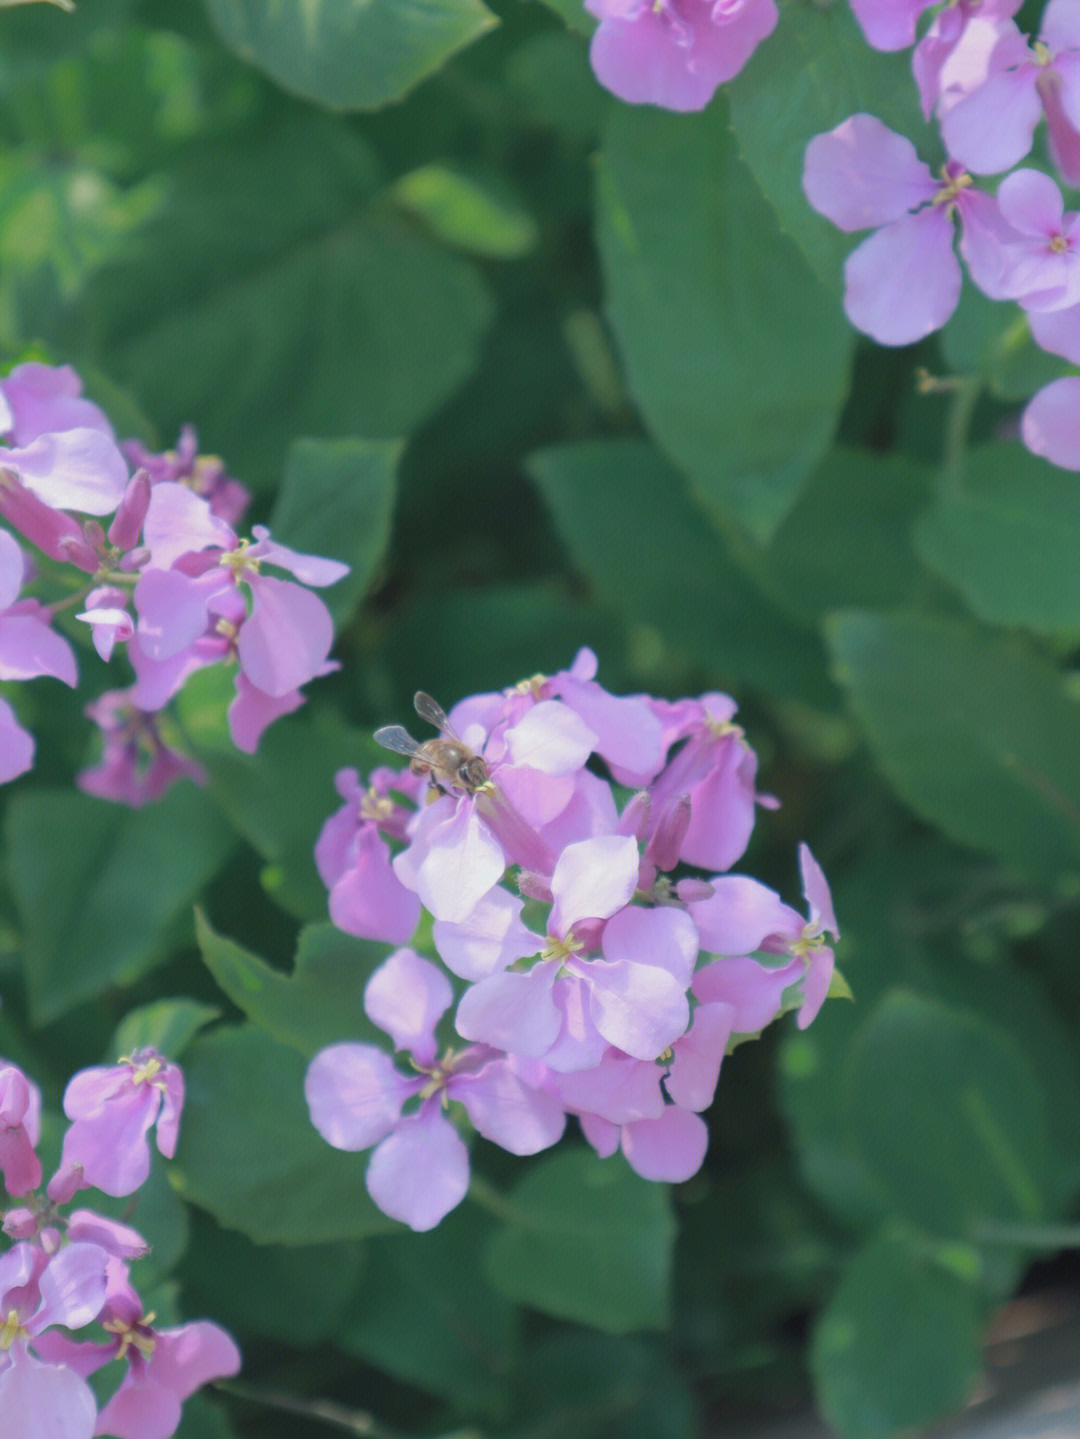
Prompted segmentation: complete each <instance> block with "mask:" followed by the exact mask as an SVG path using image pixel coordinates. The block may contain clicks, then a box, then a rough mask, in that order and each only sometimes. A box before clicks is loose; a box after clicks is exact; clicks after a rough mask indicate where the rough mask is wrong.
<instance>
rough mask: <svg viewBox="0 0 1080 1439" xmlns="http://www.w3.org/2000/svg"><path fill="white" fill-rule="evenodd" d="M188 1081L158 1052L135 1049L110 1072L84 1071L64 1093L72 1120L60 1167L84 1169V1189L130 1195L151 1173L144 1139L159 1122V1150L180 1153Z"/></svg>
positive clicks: (72, 1081)
mask: <svg viewBox="0 0 1080 1439" xmlns="http://www.w3.org/2000/svg"><path fill="white" fill-rule="evenodd" d="M183 1105H184V1077H183V1075H182V1074H181V1072H180V1070H179V1069H178V1068H177V1066H176V1065H175V1064H170V1063H169V1062H168V1060H165V1059H162V1057H161V1055H160V1054H158V1053H157V1051H156V1050H154V1049H137V1050H135V1052H134V1053H133V1054H132V1055H131V1056H130V1058H128V1059H124V1060H121V1062H120V1063H119V1064H117V1065H113V1066H110V1067H108V1068H99V1069H84V1070H81V1071H80V1072H79V1073H78V1074H76V1075H75V1076H74V1078H73V1079H72V1080H71V1081H70V1083H69V1084H68V1087H67V1089H66V1090H65V1091H64V1113H65V1114H66V1115H67V1117H68V1118H69V1119H70V1120H71V1121H72V1123H71V1126H70V1128H69V1129H68V1132H67V1134H66V1135H65V1136H64V1152H63V1159H62V1161H61V1162H62V1164H63V1165H64V1166H65V1167H66V1166H68V1165H73V1164H78V1165H81V1166H82V1171H83V1183H84V1185H93V1186H94V1188H96V1189H100V1190H102V1191H103V1192H104V1193H105V1194H113V1195H122V1194H132V1193H134V1191H135V1190H136V1189H138V1188H139V1187H140V1185H142V1184H143V1183H144V1181H145V1180H146V1177H147V1175H148V1174H149V1173H150V1147H149V1145H148V1144H147V1142H146V1136H147V1134H148V1133H149V1132H150V1129H151V1127H152V1126H153V1125H154V1124H155V1123H156V1124H157V1147H158V1149H159V1150H160V1152H161V1153H162V1154H164V1155H165V1156H166V1158H171V1157H172V1155H173V1153H174V1152H175V1149H176V1138H177V1132H178V1130H179V1127H180V1111H181V1110H182V1108H183Z"/></svg>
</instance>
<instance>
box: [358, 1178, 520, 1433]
mask: <svg viewBox="0 0 1080 1439" xmlns="http://www.w3.org/2000/svg"><path fill="white" fill-rule="evenodd" d="M491 1227H492V1226H491V1221H490V1220H489V1219H488V1218H487V1217H486V1216H484V1215H482V1214H480V1213H478V1212H477V1210H476V1209H475V1208H473V1207H472V1206H470V1205H464V1204H463V1205H461V1207H460V1208H458V1209H456V1210H454V1211H453V1213H451V1214H448V1215H447V1216H446V1218H445V1219H444V1220H443V1221H442V1223H441V1224H440V1225H438V1227H437V1228H435V1229H433V1230H431V1231H430V1232H429V1233H427V1234H402V1235H388V1236H387V1237H386V1238H385V1239H381V1240H379V1242H378V1243H377V1244H374V1245H372V1246H371V1247H370V1250H369V1253H368V1264H367V1267H366V1268H365V1271H364V1277H363V1282H362V1284H361V1286H360V1291H359V1293H358V1295H357V1298H356V1302H355V1305H354V1307H353V1313H352V1315H351V1316H347V1317H346V1318H345V1320H344V1321H343V1322H342V1323H341V1325H340V1326H339V1328H338V1332H337V1335H336V1336H335V1337H336V1341H337V1343H339V1344H340V1345H341V1346H342V1347H343V1348H344V1349H347V1350H348V1351H349V1352H350V1353H353V1354H357V1355H359V1356H360V1357H361V1358H362V1359H364V1360H365V1361H366V1362H367V1363H368V1364H372V1365H374V1366H375V1367H376V1368H378V1369H381V1370H384V1371H385V1372H386V1373H388V1374H392V1375H393V1376H394V1377H395V1378H396V1379H400V1380H403V1381H405V1382H406V1383H410V1384H415V1385H416V1386H417V1387H418V1388H420V1389H423V1390H424V1391H425V1392H427V1393H428V1394H436V1395H439V1396H440V1397H442V1398H445V1399H449V1400H451V1401H453V1402H454V1403H456V1404H458V1405H461V1406H462V1407H463V1408H466V1409H469V1410H480V1412H481V1413H483V1414H484V1415H486V1416H487V1417H489V1418H492V1419H498V1418H501V1417H503V1416H504V1414H505V1410H506V1408H507V1405H508V1402H509V1395H508V1392H507V1390H508V1378H509V1376H510V1375H511V1374H512V1373H513V1371H514V1370H515V1368H516V1367H517V1365H518V1363H519V1358H520V1356H519V1347H520V1327H521V1325H520V1316H519V1314H518V1312H517V1310H516V1309H515V1308H514V1306H513V1305H512V1304H511V1303H510V1302H509V1301H508V1300H507V1299H505V1298H503V1296H502V1295H500V1294H498V1293H496V1292H495V1290H494V1289H492V1288H491V1287H490V1286H489V1285H488V1283H487V1282H486V1281H485V1279H484V1276H483V1275H482V1274H480V1273H478V1272H477V1264H476V1258H477V1255H478V1253H479V1252H480V1249H481V1246H482V1245H483V1243H484V1241H485V1240H486V1239H487V1237H488V1235H489V1234H490V1231H491Z"/></svg>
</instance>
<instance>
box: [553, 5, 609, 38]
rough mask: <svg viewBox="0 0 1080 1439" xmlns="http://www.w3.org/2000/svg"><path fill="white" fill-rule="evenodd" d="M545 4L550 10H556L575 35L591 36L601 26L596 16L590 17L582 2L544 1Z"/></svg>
mask: <svg viewBox="0 0 1080 1439" xmlns="http://www.w3.org/2000/svg"><path fill="white" fill-rule="evenodd" d="M544 4H545V5H546V6H547V7H548V9H549V10H554V12H555V14H556V15H558V17H559V19H560V20H561V21H562V22H563V24H564V25H565V26H566V28H567V29H568V30H572V31H573V32H574V34H575V35H585V36H589V35H591V34H592V33H593V31H594V30H595V29H596V27H597V25H598V24H599V21H598V20H597V19H596V16H595V15H590V14H589V12H588V10H586V9H585V6H584V5H583V3H582V0H544Z"/></svg>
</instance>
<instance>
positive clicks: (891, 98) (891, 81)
mask: <svg viewBox="0 0 1080 1439" xmlns="http://www.w3.org/2000/svg"><path fill="white" fill-rule="evenodd" d="M780 5H781V10H782V13H781V15H780V23H779V24H778V25H777V27H776V30H775V32H774V33H773V34H772V35H771V36H770V37H769V40H768V42H767V44H765V45H763V46H762V47H761V50H760V52H759V53H758V54H757V55H756V56H755V57H754V58H753V59H752V60H751V62H750V64H749V65H748V66H747V67H746V69H745V70H744V71H743V72H742V74H741V75H739V76H737V77H736V79H735V80H734V81H733V82H732V84H731V85H730V86H729V87H728V96H729V101H730V106H731V125H732V129H733V130H734V131H735V134H736V136H737V138H738V142H739V154H740V155H741V156H742V158H743V159H744V160H745V161H746V162H747V164H748V165H749V166H750V168H751V170H752V171H753V172H754V178H755V179H756V180H757V182H758V184H759V185H760V186H761V189H762V191H763V192H764V193H765V195H766V196H767V198H768V200H769V202H770V203H771V204H772V205H773V206H774V207H775V209H776V213H777V214H778V215H779V217H780V224H781V226H782V228H783V229H784V231H785V232H786V233H787V234H789V235H790V236H791V237H792V239H794V240H795V242H796V243H797V244H798V246H799V248H800V249H801V250H802V252H803V254H804V255H805V256H806V257H807V259H808V260H809V261H810V264H811V265H812V266H813V268H814V271H815V273H816V274H817V276H818V278H819V279H820V280H822V281H823V282H824V283H825V284H826V285H828V286H829V287H830V288H831V289H833V290H836V291H838V290H839V289H840V286H841V265H842V263H843V258H844V255H845V254H846V253H847V251H848V250H849V249H850V248H851V246H852V244H853V243H854V241H853V238H852V236H850V235H844V234H842V233H841V232H840V231H839V230H837V229H836V227H835V226H834V225H833V224H832V223H831V221H829V220H826V219H825V218H824V217H823V216H821V215H819V214H817V213H816V211H814V210H812V209H811V208H810V206H809V205H808V204H807V202H806V197H805V195H804V194H803V188H802V173H803V157H804V155H805V153H806V146H807V144H808V143H809V142H810V140H811V139H812V138H813V137H814V136H815V135H819V134H821V133H822V132H823V131H825V130H832V129H833V128H834V127H835V126H836V125H839V124H840V122H841V121H842V120H846V119H847V118H848V116H849V115H853V114H855V113H856V112H858V111H869V112H870V113H871V114H873V115H876V116H877V117H878V118H879V119H880V120H884V122H885V123H886V124H887V125H889V126H891V127H892V128H893V129H894V130H899V131H901V132H902V133H903V134H905V135H909V136H912V137H914V138H915V141H916V144H917V145H918V146H919V147H920V149H922V151H923V159H925V160H926V161H927V162H930V163H932V162H934V161H935V159H936V158H937V151H938V149H939V145H940V142H938V141H937V139H936V137H934V136H933V134H932V132H931V131H930V130H929V129H928V128H927V127H925V126H924V125H923V124H922V119H921V116H920V114H919V108H918V97H917V92H916V89H915V86H914V84H913V83H912V79H911V60H910V57H909V55H908V54H907V52H905V51H898V52H896V53H893V54H882V53H881V52H880V51H877V50H873V49H871V47H870V46H869V45H868V44H867V43H866V39H865V37H864V35H863V33H862V31H861V30H860V29H859V26H858V25H857V23H856V21H855V18H854V16H853V15H852V13H851V7H850V5H848V4H846V3H844V0H837V3H836V4H816V3H808V0H780Z"/></svg>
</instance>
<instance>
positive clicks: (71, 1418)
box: [0, 1244, 109, 1439]
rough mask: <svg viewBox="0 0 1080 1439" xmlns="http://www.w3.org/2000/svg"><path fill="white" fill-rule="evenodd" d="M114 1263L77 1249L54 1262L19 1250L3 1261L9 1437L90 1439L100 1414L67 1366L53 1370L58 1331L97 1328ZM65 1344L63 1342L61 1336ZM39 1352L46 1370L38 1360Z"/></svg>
mask: <svg viewBox="0 0 1080 1439" xmlns="http://www.w3.org/2000/svg"><path fill="white" fill-rule="evenodd" d="M108 1258H109V1256H108V1255H107V1254H106V1253H105V1251H104V1250H102V1249H99V1248H98V1247H97V1246H96V1245H94V1244H69V1245H66V1246H65V1247H64V1248H63V1249H61V1250H60V1251H59V1253H57V1254H55V1255H53V1256H52V1258H49V1257H48V1256H47V1255H46V1253H45V1252H44V1250H42V1249H38V1248H36V1247H34V1246H31V1245H29V1244H16V1245H15V1246H14V1247H13V1248H11V1249H9V1250H8V1252H7V1253H6V1254H5V1255H3V1256H2V1257H0V1315H2V1316H3V1322H2V1324H0V1416H2V1417H3V1420H4V1433H5V1434H7V1433H11V1434H13V1435H14V1434H19V1435H22V1434H26V1435H39V1434H40V1435H46V1434H47V1435H49V1436H50V1439H51V1436H54V1435H55V1436H56V1439H90V1436H91V1435H92V1434H93V1432H94V1424H95V1420H96V1417H97V1406H96V1404H95V1402H94V1396H93V1394H92V1393H91V1391H90V1388H89V1386H88V1385H87V1384H86V1383H85V1381H84V1380H83V1379H81V1378H80V1377H79V1375H78V1374H77V1373H76V1372H74V1371H73V1370H72V1369H70V1368H69V1367H67V1365H66V1364H64V1363H59V1364H56V1363H49V1362H47V1360H48V1353H47V1349H48V1342H49V1340H50V1339H51V1338H52V1337H53V1336H51V1335H48V1334H46V1333H45V1331H46V1330H47V1329H49V1328H50V1327H52V1326H53V1325H63V1326H65V1327H67V1328H69V1329H79V1328H82V1327H83V1325H86V1324H90V1323H91V1322H92V1321H93V1320H94V1319H95V1318H96V1316H97V1315H98V1313H99V1312H100V1310H101V1306H102V1304H103V1303H104V1300H105V1282H106V1281H105V1272H106V1266H107V1263H108ZM58 1337H59V1336H58ZM33 1350H39V1352H41V1353H42V1356H43V1358H44V1359H45V1360H46V1362H42V1359H39V1358H37V1357H36V1356H35V1354H34V1353H33V1352H32V1351H33Z"/></svg>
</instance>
